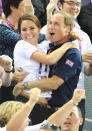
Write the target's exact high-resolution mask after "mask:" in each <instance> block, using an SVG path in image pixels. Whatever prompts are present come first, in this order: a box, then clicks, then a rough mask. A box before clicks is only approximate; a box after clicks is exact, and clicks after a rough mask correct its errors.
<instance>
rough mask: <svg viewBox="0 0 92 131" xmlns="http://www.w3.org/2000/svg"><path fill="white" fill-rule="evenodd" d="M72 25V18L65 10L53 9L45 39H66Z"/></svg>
mask: <svg viewBox="0 0 92 131" xmlns="http://www.w3.org/2000/svg"><path fill="white" fill-rule="evenodd" d="M73 27H74V19H73V18H72V17H71V15H69V14H68V13H67V12H65V11H63V10H61V11H55V12H54V14H53V15H52V17H51V19H50V21H49V23H48V28H47V39H49V40H50V41H51V42H61V41H63V40H66V41H67V40H68V39H69V37H70V33H71V31H72V29H73Z"/></svg>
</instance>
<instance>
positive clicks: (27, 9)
mask: <svg viewBox="0 0 92 131" xmlns="http://www.w3.org/2000/svg"><path fill="white" fill-rule="evenodd" d="M24 8H25V13H28V14H32V15H34V8H33V5H32V2H31V0H24Z"/></svg>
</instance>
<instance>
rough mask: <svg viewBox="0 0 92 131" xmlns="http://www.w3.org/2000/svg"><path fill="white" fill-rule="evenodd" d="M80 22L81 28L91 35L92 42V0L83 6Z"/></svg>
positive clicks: (79, 17)
mask: <svg viewBox="0 0 92 131" xmlns="http://www.w3.org/2000/svg"><path fill="white" fill-rule="evenodd" d="M78 23H79V24H80V26H81V29H82V30H83V31H85V32H86V33H87V34H88V35H89V37H90V39H91V42H92V29H91V25H92V2H90V3H89V4H87V5H84V6H82V8H81V11H80V14H79V16H78Z"/></svg>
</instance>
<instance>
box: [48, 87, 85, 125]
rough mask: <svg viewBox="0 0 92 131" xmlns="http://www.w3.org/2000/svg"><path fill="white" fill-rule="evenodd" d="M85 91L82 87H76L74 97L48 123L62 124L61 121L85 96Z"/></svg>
mask: <svg viewBox="0 0 92 131" xmlns="http://www.w3.org/2000/svg"><path fill="white" fill-rule="evenodd" d="M84 93H85V91H84V90H82V89H75V90H74V94H73V97H72V99H71V100H70V101H69V102H68V103H66V104H64V106H62V107H61V108H60V109H59V110H58V111H56V112H55V113H54V114H52V115H51V116H50V117H49V118H48V119H47V123H49V124H56V125H57V126H60V125H61V122H62V120H63V119H64V118H66V117H67V116H68V115H69V114H70V112H71V110H72V109H73V107H74V106H76V105H78V103H79V102H80V101H81V99H82V98H83V96H84Z"/></svg>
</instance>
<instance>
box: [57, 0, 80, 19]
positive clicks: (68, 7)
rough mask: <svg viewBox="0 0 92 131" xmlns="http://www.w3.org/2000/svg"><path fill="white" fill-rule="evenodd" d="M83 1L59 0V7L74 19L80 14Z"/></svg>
mask: <svg viewBox="0 0 92 131" xmlns="http://www.w3.org/2000/svg"><path fill="white" fill-rule="evenodd" d="M81 1H82V0H59V1H58V7H59V9H61V10H62V9H63V10H65V11H66V12H68V13H69V14H70V15H71V16H72V17H73V18H74V19H76V18H77V16H78V15H79V13H80V9H81Z"/></svg>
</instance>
